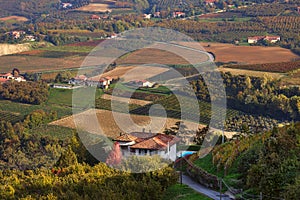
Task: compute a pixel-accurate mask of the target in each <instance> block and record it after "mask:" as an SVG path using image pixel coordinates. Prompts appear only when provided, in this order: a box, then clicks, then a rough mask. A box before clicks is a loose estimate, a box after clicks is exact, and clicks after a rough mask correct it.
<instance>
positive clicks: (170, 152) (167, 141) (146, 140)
mask: <svg viewBox="0 0 300 200" xmlns="http://www.w3.org/2000/svg"><path fill="white" fill-rule="evenodd" d="M114 141H116V142H118V143H119V145H120V148H121V152H122V155H123V156H130V155H137V156H143V155H149V156H151V155H159V156H161V157H162V158H165V159H170V160H172V161H175V160H176V153H177V151H176V144H177V143H178V142H179V141H180V139H179V138H178V137H176V136H172V135H166V134H161V133H156V134H153V133H145V132H133V133H130V134H122V135H120V136H119V137H117V138H115V139H114Z"/></svg>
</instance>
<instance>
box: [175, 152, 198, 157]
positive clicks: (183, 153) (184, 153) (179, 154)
mask: <svg viewBox="0 0 300 200" xmlns="http://www.w3.org/2000/svg"><path fill="white" fill-rule="evenodd" d="M196 152H197V151H181V152H178V157H181V154H182V156H183V157H185V156H187V155H191V154H193V153H196Z"/></svg>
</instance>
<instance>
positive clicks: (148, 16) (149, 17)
mask: <svg viewBox="0 0 300 200" xmlns="http://www.w3.org/2000/svg"><path fill="white" fill-rule="evenodd" d="M143 17H144V19H151V14H144V15H143Z"/></svg>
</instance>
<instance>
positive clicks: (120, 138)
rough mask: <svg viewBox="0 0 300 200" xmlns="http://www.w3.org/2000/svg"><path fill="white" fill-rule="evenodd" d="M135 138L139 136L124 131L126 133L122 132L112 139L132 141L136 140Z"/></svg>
mask: <svg viewBox="0 0 300 200" xmlns="http://www.w3.org/2000/svg"><path fill="white" fill-rule="evenodd" d="M137 139H139V138H138V137H135V136H133V135H130V134H127V133H126V134H123V135H121V136H119V137H117V138H116V139H114V141H120V142H132V141H136V140H137Z"/></svg>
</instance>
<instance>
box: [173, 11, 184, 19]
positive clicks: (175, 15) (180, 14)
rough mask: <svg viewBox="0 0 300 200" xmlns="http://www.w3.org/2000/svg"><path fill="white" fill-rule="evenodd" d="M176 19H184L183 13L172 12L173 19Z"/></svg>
mask: <svg viewBox="0 0 300 200" xmlns="http://www.w3.org/2000/svg"><path fill="white" fill-rule="evenodd" d="M176 17H185V13H184V12H173V18H176Z"/></svg>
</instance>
